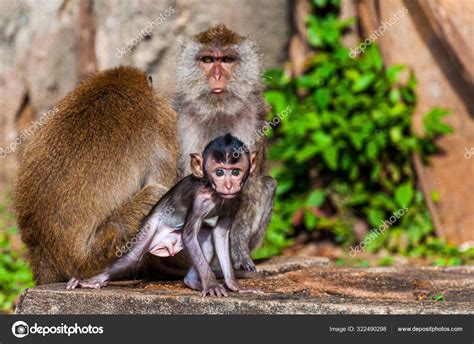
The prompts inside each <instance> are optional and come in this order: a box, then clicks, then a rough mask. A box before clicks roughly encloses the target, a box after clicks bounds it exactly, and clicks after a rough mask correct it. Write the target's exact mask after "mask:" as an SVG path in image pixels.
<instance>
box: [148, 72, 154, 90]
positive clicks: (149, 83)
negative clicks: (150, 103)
mask: <svg viewBox="0 0 474 344" xmlns="http://www.w3.org/2000/svg"><path fill="white" fill-rule="evenodd" d="M147 80H148V85H150V87H151V88H153V77H152V76H151V75H148V77H147Z"/></svg>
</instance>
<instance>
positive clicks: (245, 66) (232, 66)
mask: <svg viewBox="0 0 474 344" xmlns="http://www.w3.org/2000/svg"><path fill="white" fill-rule="evenodd" d="M261 64H262V63H261V57H260V55H259V54H258V52H257V47H256V44H255V42H254V41H253V40H252V39H251V38H249V37H242V36H239V35H237V34H236V33H234V32H233V31H231V30H229V29H228V28H227V27H225V26H224V25H222V24H221V25H218V26H216V27H212V28H210V29H208V30H206V31H204V32H201V33H199V34H197V35H196V36H194V37H193V38H191V39H187V40H185V41H184V42H183V44H182V47H181V51H180V53H179V57H178V62H177V94H176V97H175V100H174V109H175V110H176V112H177V113H178V137H179V143H180V151H181V152H180V157H181V159H180V161H179V169H180V177H184V176H186V175H188V174H189V173H190V172H191V171H190V167H189V166H190V161H189V159H190V153H193V152H196V151H202V149H203V148H204V147H205V145H206V144H207V143H208V142H209V141H210V140H211V139H213V138H215V137H217V136H220V135H223V134H225V133H227V132H230V133H231V134H232V135H234V136H236V137H238V138H239V139H240V140H242V141H243V142H244V144H245V145H246V147H247V148H249V149H250V150H251V151H258V152H259V157H260V158H259V161H258V166H257V169H256V173H255V176H254V177H252V178H249V180H248V182H247V183H246V186H245V188H244V190H243V192H242V206H241V208H240V210H239V212H238V214H237V216H236V220H235V222H234V225H233V228H232V230H231V233H230V235H231V253H232V260H233V264H234V267H235V268H236V269H243V270H247V271H255V265H254V263H253V261H252V259H251V258H250V253H251V251H252V250H253V249H255V248H256V247H257V246H258V245H259V244H260V243H261V241H262V239H263V236H264V234H265V231H266V229H267V227H268V224H269V221H270V217H271V213H272V210H273V198H274V194H275V187H276V182H275V180H274V179H273V178H271V177H269V176H266V174H267V166H266V148H267V147H266V146H267V142H266V138H265V137H264V136H262V135H258V132H261V131H260V129H261V128H262V126H263V125H264V121H265V119H266V114H267V106H266V104H265V101H264V99H263V85H262V81H261V77H262V75H261V72H262V71H261V69H262V66H261Z"/></svg>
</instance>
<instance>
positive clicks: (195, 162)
mask: <svg viewBox="0 0 474 344" xmlns="http://www.w3.org/2000/svg"><path fill="white" fill-rule="evenodd" d="M190 155H191V172H192V173H193V175H194V176H196V177H198V178H202V177H204V172H203V166H202V155H201V154H199V153H191V154H190Z"/></svg>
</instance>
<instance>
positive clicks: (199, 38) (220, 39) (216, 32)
mask: <svg viewBox="0 0 474 344" xmlns="http://www.w3.org/2000/svg"><path fill="white" fill-rule="evenodd" d="M193 39H194V40H195V41H196V42H198V43H201V44H203V45H212V46H228V45H233V44H239V43H241V42H242V41H243V40H244V37H242V36H239V35H238V34H236V33H235V32H234V31H231V30H229V29H228V28H227V27H226V26H225V25H224V24H219V25H216V26H214V27H211V28H209V29H207V30H206V31H202V32H200V33H198V34H197V35H195V36H194V37H193Z"/></svg>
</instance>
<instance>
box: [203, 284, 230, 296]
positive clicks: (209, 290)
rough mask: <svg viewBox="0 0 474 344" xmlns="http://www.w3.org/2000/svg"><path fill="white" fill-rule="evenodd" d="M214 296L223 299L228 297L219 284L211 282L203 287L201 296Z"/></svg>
mask: <svg viewBox="0 0 474 344" xmlns="http://www.w3.org/2000/svg"><path fill="white" fill-rule="evenodd" d="M207 295H209V296H214V297H223V296H229V294H228V293H227V291H226V290H225V288H224V286H223V285H222V284H219V283H218V282H217V281H212V282H209V283H206V285H203V288H202V296H207Z"/></svg>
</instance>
